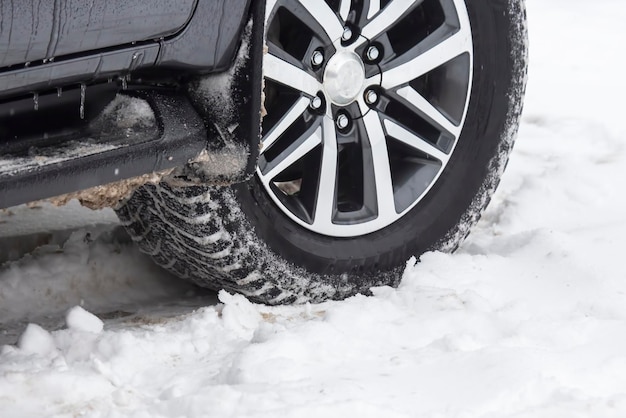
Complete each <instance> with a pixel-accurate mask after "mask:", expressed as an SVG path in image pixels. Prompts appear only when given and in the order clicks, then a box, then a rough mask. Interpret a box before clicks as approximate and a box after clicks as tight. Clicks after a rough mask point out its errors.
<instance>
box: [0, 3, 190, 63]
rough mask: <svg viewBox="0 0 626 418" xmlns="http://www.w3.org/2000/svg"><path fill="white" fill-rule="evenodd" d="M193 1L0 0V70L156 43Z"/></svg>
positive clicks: (181, 23)
mask: <svg viewBox="0 0 626 418" xmlns="http://www.w3.org/2000/svg"><path fill="white" fill-rule="evenodd" d="M196 2H197V0H176V1H170V0H0V68H6V67H10V66H14V65H20V64H26V63H29V62H35V61H40V60H53V59H55V57H61V56H72V55H76V54H84V53H87V52H89V51H96V50H103V49H111V48H115V47H116V46H123V45H128V44H132V43H137V42H142V41H147V40H153V39H160V38H162V37H168V36H171V35H174V34H175V33H177V32H179V31H181V30H182V29H183V28H184V27H185V24H186V23H187V22H188V21H189V19H190V18H191V16H192V15H193V12H194V8H195V6H196Z"/></svg>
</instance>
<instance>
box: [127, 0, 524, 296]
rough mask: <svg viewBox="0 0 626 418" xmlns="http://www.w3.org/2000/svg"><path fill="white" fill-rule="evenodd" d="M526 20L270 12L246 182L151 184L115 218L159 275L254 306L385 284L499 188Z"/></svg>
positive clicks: (468, 7) (496, 4)
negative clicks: (258, 135)
mask: <svg viewBox="0 0 626 418" xmlns="http://www.w3.org/2000/svg"><path fill="white" fill-rule="evenodd" d="M322 22H323V24H322ZM525 22H526V21H525V9H524V5H523V1H522V0H510V1H508V2H506V1H505V2H501V1H489V2H473V1H469V0H468V1H463V0H430V1H429V0H426V1H414V2H406V1H400V0H391V1H387V2H361V3H359V4H353V3H352V2H350V1H347V0H343V1H331V2H321V1H320V2H294V1H287V0H278V1H275V2H269V3H268V8H267V11H266V31H267V40H266V42H267V46H268V53H267V54H266V56H265V58H264V73H265V94H266V101H265V106H266V108H267V112H268V115H267V117H266V118H265V119H264V122H263V132H264V137H263V147H262V149H261V153H260V158H259V163H258V168H257V172H256V175H255V176H254V178H252V179H250V180H249V181H248V182H246V183H243V184H237V185H234V186H231V187H218V186H180V185H178V186H175V185H174V184H177V183H171V184H168V182H163V183H161V184H158V185H146V186H143V187H142V188H140V189H139V190H137V191H136V192H135V193H134V194H133V196H132V197H131V198H130V199H129V200H128V201H127V202H125V204H124V205H123V206H122V207H121V208H119V209H118V214H119V216H120V218H121V219H122V221H123V222H124V223H125V225H126V226H127V228H128V230H129V232H130V233H131V235H132V236H133V237H134V239H135V241H136V242H137V243H138V244H139V247H140V248H141V249H142V250H143V251H145V252H147V253H149V254H151V255H152V256H153V257H154V259H155V260H156V261H157V262H158V263H159V264H160V265H162V266H163V267H165V268H167V269H169V270H171V271H173V272H174V273H176V274H177V275H179V276H181V277H183V278H188V279H191V280H193V281H194V282H196V283H198V284H200V285H203V286H208V287H211V288H215V289H218V288H220V289H221V288H224V289H227V290H230V291H236V292H241V293H243V294H245V295H247V296H248V297H250V298H251V299H253V300H256V301H260V302H264V303H270V304H277V303H301V302H307V301H312V302H318V301H322V300H325V299H340V298H345V297H347V296H350V295H353V294H355V293H359V292H367V291H368V289H369V288H370V287H372V286H377V285H396V284H398V283H399V280H400V276H401V272H402V269H403V266H404V263H405V261H406V260H407V259H408V258H409V257H411V256H412V255H419V254H421V253H423V252H424V251H427V250H433V249H439V250H444V251H451V250H454V249H455V248H456V247H457V246H458V245H459V243H460V242H461V241H462V240H463V239H464V238H465V236H466V235H467V234H468V232H469V229H470V227H471V226H472V225H473V224H474V223H475V222H476V221H477V220H478V218H479V217H480V214H481V213H482V211H483V209H484V208H485V206H486V205H487V204H488V202H489V199H490V197H491V195H492V194H493V192H494V190H495V188H496V186H497V184H498V182H499V179H500V176H501V175H502V172H503V170H504V167H505V166H506V162H507V159H508V155H509V153H510V151H511V147H512V145H513V141H514V138H515V135H516V132H517V126H518V124H519V117H520V114H521V109H522V97H523V93H524V88H525V81H526V61H527V50H526V45H527V43H526V26H525Z"/></svg>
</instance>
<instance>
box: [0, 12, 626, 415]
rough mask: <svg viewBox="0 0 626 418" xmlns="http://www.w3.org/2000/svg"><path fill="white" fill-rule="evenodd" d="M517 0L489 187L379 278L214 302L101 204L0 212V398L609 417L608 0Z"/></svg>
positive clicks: (623, 381) (613, 346)
mask: <svg viewBox="0 0 626 418" xmlns="http://www.w3.org/2000/svg"><path fill="white" fill-rule="evenodd" d="M527 6H528V15H529V28H530V40H531V68H530V75H529V84H528V94H527V100H526V109H525V114H524V118H523V121H522V126H521V131H520V135H519V139H518V141H517V145H516V148H515V151H514V153H513V155H512V157H511V161H510V164H509V167H508V170H507V172H506V174H505V176H504V178H503V181H502V183H501V186H500V189H499V190H498V192H497V194H496V195H495V197H494V199H493V201H492V203H491V205H490V206H489V208H488V210H487V212H486V213H485V215H484V216H483V218H482V220H481V221H480V223H479V224H478V226H477V227H476V228H475V229H474V231H473V232H472V234H471V235H470V237H469V239H468V240H467V241H466V243H465V244H464V245H463V246H462V247H461V249H460V250H459V251H458V252H457V253H455V254H452V255H448V254H439V253H431V254H426V255H424V256H423V257H422V258H421V262H420V263H419V264H414V263H413V262H410V263H409V265H408V267H407V269H406V272H405V274H404V280H403V282H402V284H401V286H400V287H399V288H398V289H391V288H379V289H374V296H373V297H363V296H357V297H353V298H351V299H349V300H346V301H344V302H330V303H324V304H321V305H314V306H295V307H277V308H270V307H265V306H259V305H254V304H251V303H249V302H248V301H247V300H246V299H244V298H243V297H240V296H233V295H229V294H227V293H225V292H222V293H220V294H219V301H218V300H217V299H216V297H215V294H214V293H211V292H207V293H203V292H199V291H197V290H194V289H193V288H192V287H190V286H187V285H186V284H184V283H181V282H179V281H176V280H175V279H172V278H171V277H169V276H168V275H167V274H166V273H163V272H161V271H160V270H159V269H157V268H155V267H153V266H152V264H151V263H150V261H149V260H147V259H146V258H145V257H143V256H141V255H140V254H139V253H138V252H137V251H136V250H134V249H133V247H132V245H131V244H130V243H128V242H126V241H124V240H122V239H118V238H117V235H118V234H117V233H116V232H115V230H114V229H113V227H114V225H111V222H112V214H111V212H100V213H90V212H87V211H85V210H82V209H80V208H78V207H77V206H76V205H74V204H72V205H70V206H69V207H67V208H62V209H54V208H51V207H48V206H44V207H43V208H41V209H28V208H25V207H20V208H18V209H16V210H14V211H13V212H12V214H11V213H7V212H5V213H2V214H0V256H1V257H3V261H6V260H10V261H8V262H6V263H5V264H4V265H3V266H2V267H1V268H0V323H1V325H0V327H1V328H2V335H0V338H2V342H3V343H5V344H6V345H4V347H3V348H2V349H1V351H0V417H7V418H10V417H47V416H51V417H78V416H87V417H126V416H129V417H281V418H287V417H494V418H501V417H549V418H555V417H567V418H575V417H594V418H595V417H625V416H626V254H625V253H626V251H625V250H626V244H625V243H624V240H625V238H624V237H626V153H625V144H626V128H624V126H625V124H624V121H625V118H626V116H625V115H624V113H625V111H626V105H625V104H624V98H625V97H626V80H625V78H624V68H625V67H626V58H625V55H626V54H625V52H626V46H625V45H624V43H625V42H626V24H625V22H626V2H624V1H623V0H595V1H583V0H528V2H527ZM91 223H108V225H105V226H98V227H91V226H89V227H86V226H85V225H87V224H91ZM18 235H19V236H20V237H21V238H19V239H18V238H15V236H18ZM42 244H43V245H42ZM622 257H624V258H622ZM75 306H82V307H75ZM83 308H84V309H83ZM90 312H91V313H90ZM92 313H93V314H92ZM94 314H95V315H94ZM29 322H30V323H31V324H30V325H27V324H28V323H29Z"/></svg>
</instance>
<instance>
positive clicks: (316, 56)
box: [311, 51, 324, 67]
mask: <svg viewBox="0 0 626 418" xmlns="http://www.w3.org/2000/svg"><path fill="white" fill-rule="evenodd" d="M323 63H324V54H322V52H321V51H315V52H313V55H311V64H313V65H314V66H316V67H319V66H320V65H322V64H323Z"/></svg>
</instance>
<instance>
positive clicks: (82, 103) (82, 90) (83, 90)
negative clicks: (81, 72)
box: [80, 83, 87, 119]
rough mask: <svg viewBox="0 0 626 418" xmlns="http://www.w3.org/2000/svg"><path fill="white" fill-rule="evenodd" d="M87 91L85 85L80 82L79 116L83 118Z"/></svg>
mask: <svg viewBox="0 0 626 418" xmlns="http://www.w3.org/2000/svg"><path fill="white" fill-rule="evenodd" d="M86 92H87V85H86V84H85V83H80V118H81V119H85V93H86Z"/></svg>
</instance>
